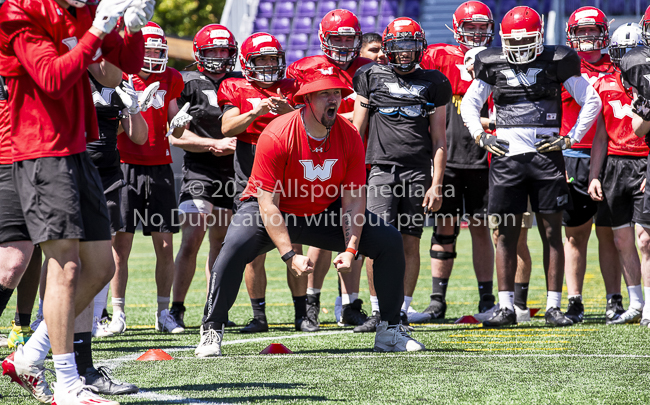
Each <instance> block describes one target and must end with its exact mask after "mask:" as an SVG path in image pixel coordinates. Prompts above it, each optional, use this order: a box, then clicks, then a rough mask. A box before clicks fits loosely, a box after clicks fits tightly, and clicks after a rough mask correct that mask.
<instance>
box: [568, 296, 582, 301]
mask: <svg viewBox="0 0 650 405" xmlns="http://www.w3.org/2000/svg"><path fill="white" fill-rule="evenodd" d="M572 298H577V299H579V300H580V302H582V294H577V295H569V299H572Z"/></svg>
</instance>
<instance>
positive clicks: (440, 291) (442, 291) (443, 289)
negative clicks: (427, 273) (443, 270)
mask: <svg viewBox="0 0 650 405" xmlns="http://www.w3.org/2000/svg"><path fill="white" fill-rule="evenodd" d="M431 279H432V284H433V288H432V289H431V292H432V293H433V294H437V295H442V298H445V296H446V295H447V285H448V284H449V279H448V278H438V277H431Z"/></svg>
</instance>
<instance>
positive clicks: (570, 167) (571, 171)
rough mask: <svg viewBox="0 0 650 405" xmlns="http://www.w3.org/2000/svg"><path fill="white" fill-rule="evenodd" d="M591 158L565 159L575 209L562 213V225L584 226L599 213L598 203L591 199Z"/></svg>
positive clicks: (566, 157)
mask: <svg viewBox="0 0 650 405" xmlns="http://www.w3.org/2000/svg"><path fill="white" fill-rule="evenodd" d="M590 163H591V159H590V158H586V157H585V158H579V157H572V156H565V157H564V165H565V167H566V176H567V177H568V178H569V192H570V193H571V200H572V201H573V209H570V210H565V211H564V212H563V213H562V224H563V225H564V226H568V227H574V226H580V225H584V224H585V223H587V222H590V221H592V218H593V217H594V215H596V212H597V211H598V202H597V201H594V200H592V199H591V197H589V164H590Z"/></svg>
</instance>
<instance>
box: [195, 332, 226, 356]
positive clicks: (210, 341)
mask: <svg viewBox="0 0 650 405" xmlns="http://www.w3.org/2000/svg"><path fill="white" fill-rule="evenodd" d="M222 340H223V326H222V327H221V330H220V331H218V330H216V329H212V328H210V327H208V328H206V327H205V326H204V325H201V341H200V342H199V345H198V346H197V347H196V350H194V355H195V356H196V357H213V356H221V341H222Z"/></svg>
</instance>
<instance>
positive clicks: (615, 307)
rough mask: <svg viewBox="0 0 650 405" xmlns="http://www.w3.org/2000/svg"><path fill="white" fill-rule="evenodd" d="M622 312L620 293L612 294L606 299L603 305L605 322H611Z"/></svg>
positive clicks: (623, 311)
mask: <svg viewBox="0 0 650 405" xmlns="http://www.w3.org/2000/svg"><path fill="white" fill-rule="evenodd" d="M624 313H625V308H623V296H622V295H621V294H614V295H612V298H610V299H608V300H607V306H606V307H605V324H607V325H609V324H611V323H612V321H614V320H615V319H616V318H618V317H619V316H621V315H623V314H624Z"/></svg>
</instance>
